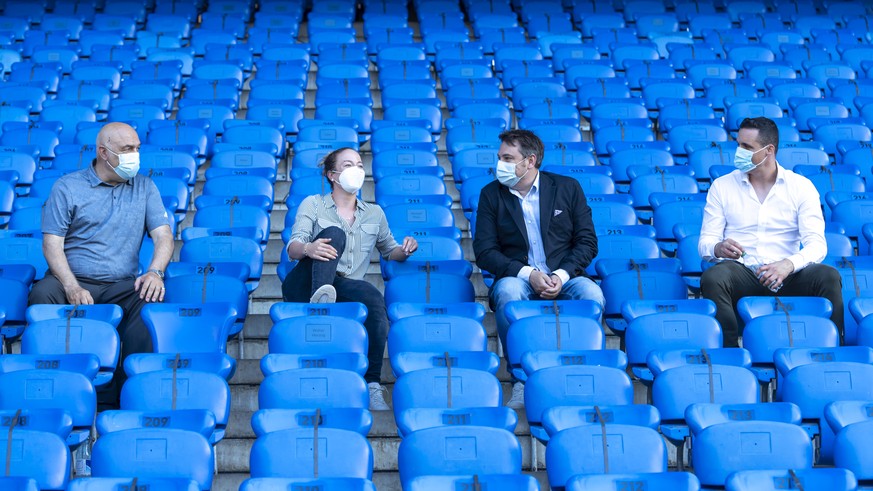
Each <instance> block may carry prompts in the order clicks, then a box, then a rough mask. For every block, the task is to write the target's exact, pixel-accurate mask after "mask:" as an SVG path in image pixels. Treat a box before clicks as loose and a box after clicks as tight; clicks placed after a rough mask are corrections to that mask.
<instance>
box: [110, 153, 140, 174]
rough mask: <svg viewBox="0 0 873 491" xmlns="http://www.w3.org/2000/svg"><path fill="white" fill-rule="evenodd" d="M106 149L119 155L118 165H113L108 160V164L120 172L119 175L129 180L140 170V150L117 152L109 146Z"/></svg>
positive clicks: (117, 172)
mask: <svg viewBox="0 0 873 491" xmlns="http://www.w3.org/2000/svg"><path fill="white" fill-rule="evenodd" d="M104 148H106V147H104ZM106 151H107V152H109V153H111V154H112V155H115V156H116V157H118V166H117V167H112V165H110V164H109V162H108V161H107V162H106V165H108V166H109V168H110V169H112V170H114V171H115V173H116V174H118V177H120V178H122V179H124V180H125V181H129V180H130V179H132V178H133V176H135V175H136V173H137V172H139V152H129V153H115V152H113V151H112V150H109V149H108V148H106Z"/></svg>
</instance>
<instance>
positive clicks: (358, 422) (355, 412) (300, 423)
mask: <svg viewBox="0 0 873 491" xmlns="http://www.w3.org/2000/svg"><path fill="white" fill-rule="evenodd" d="M316 411H318V412H319V416H320V419H319V420H318V421H319V423H318V426H319V427H321V428H337V429H340V430H348V431H354V432H355V433H359V434H360V435H362V436H364V435H367V433H369V431H370V428H371V427H372V425H373V416H372V415H371V414H370V411H369V410H368V409H366V408H362V407H342V406H336V407H335V406H333V405H332V404H331V403H330V401H326V402H324V401H323V402H321V403H320V404H313V405H311V406H310V407H302V408H300V409H261V410H259V411H256V412H255V414H253V415H252V429H254V431H255V435H257V436H258V437H260V436H263V435H266V434H267V433H272V432H275V431H281V430H289V429H297V428H312V427H313V426H314V424H315V421H316V418H315V415H316Z"/></svg>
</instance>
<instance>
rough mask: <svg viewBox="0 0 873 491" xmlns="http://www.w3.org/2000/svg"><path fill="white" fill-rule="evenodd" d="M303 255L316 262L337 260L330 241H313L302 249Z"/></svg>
mask: <svg viewBox="0 0 873 491" xmlns="http://www.w3.org/2000/svg"><path fill="white" fill-rule="evenodd" d="M303 252H304V255H305V256H307V257H310V258H312V259H315V260H317V261H330V260H333V259H336V258H337V253H336V249H334V248H333V246H332V245H330V239H315V240H313V241H312V242H310V243H308V244H306V245H305V246H304V247H303Z"/></svg>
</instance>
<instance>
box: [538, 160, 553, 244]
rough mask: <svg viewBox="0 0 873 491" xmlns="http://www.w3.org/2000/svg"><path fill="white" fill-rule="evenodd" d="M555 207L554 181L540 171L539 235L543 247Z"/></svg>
mask: <svg viewBox="0 0 873 491" xmlns="http://www.w3.org/2000/svg"><path fill="white" fill-rule="evenodd" d="M554 209H555V183H554V181H552V178H551V177H549V176H548V175H546V174H543V173H542V172H540V235H541V238H542V241H543V248H545V247H546V244H547V242H548V240H547V239H548V237H549V225H550V224H551V222H552V216H553V215H554Z"/></svg>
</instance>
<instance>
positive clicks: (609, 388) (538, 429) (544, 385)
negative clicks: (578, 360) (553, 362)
mask: <svg viewBox="0 0 873 491" xmlns="http://www.w3.org/2000/svg"><path fill="white" fill-rule="evenodd" d="M582 380H589V381H592V385H588V386H587V388H586V389H584V390H581V391H580V390H579V389H580V387H581V386H580V385H579V383H580V382H581V381H582ZM524 394H525V395H524V407H525V412H526V414H527V418H528V422H529V423H530V425H531V435H532V436H534V437H535V438H537V439H538V440H540V441H548V440H549V435H548V433H546V430H545V429H544V428H543V426H542V422H543V417H544V416H545V414H546V412H547V411H548V410H549V409H550V408H553V407H557V406H595V405H598V406H600V405H604V406H610V405H617V406H620V405H626V404H631V403H632V400H633V390H632V384H631V380H630V377H628V375H627V374H626V373H625V372H624V370H621V369H618V368H613V367H608V366H594V365H568V366H557V367H550V368H543V369H541V370H537V371H535V372H533V373H532V374H531V376H530V378H529V379H528V380H527V382H526V383H525V392H524Z"/></svg>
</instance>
